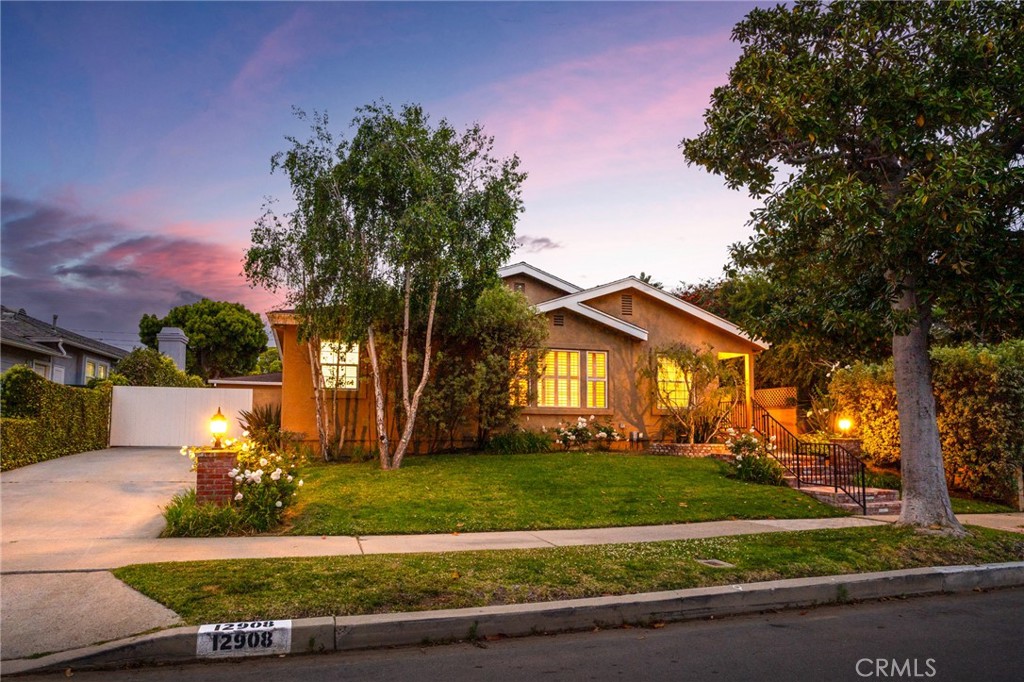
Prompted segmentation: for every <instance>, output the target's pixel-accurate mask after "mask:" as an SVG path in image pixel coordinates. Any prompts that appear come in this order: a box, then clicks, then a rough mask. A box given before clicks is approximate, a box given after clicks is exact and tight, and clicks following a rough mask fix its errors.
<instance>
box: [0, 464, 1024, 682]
mask: <svg viewBox="0 0 1024 682" xmlns="http://www.w3.org/2000/svg"><path fill="white" fill-rule="evenodd" d="M0 481H2V484H3V505H2V509H0V511H2V533H3V535H2V541H0V548H2V555H0V557H2V563H0V611H2V613H3V621H2V632H0V636H2V640H0V644H2V649H0V657H2V659H3V660H4V661H10V660H12V659H19V658H26V657H30V656H37V655H39V654H43V653H48V652H56V651H66V650H69V649H76V648H80V647H84V646H89V645H92V644H95V643H96V642H104V641H110V640H119V639H123V638H125V637H130V636H132V635H136V634H138V633H142V632H149V631H152V630H157V629H163V628H168V627H173V626H175V625H180V624H181V620H180V619H179V618H178V616H177V614H175V613H173V612H172V611H169V610H168V609H166V608H164V607H163V606H161V605H159V604H157V603H155V602H153V601H152V600H150V599H148V598H146V597H144V596H143V595H141V594H139V593H138V592H135V591H134V590H132V589H130V588H128V587H127V586H125V585H124V584H123V583H121V582H120V581H118V580H117V579H116V578H114V577H113V576H112V575H111V574H110V573H109V571H110V569H113V568H117V567H120V566H125V565H128V564H134V563H153V562H160V561H198V560H208V559H245V558H278V557H305V556H331V555H357V554H382V553H408V552H452V551H469V550H481V549H517V548H539V547H559V546H569V545H593V544H608V543H625V542H656V541H662V540H683V539H690V538H706V537H716V536H727V535H749V534H755V533H773V532H785V531H794V530H811V529H817V528H848V527H857V526H870V525H877V524H880V523H892V522H893V521H894V518H893V517H881V518H874V519H873V518H870V517H844V518H831V519H806V520H802V519H796V520H760V521H715V522H708V523H692V524H677V525H670V526H639V527H626V528H597V529H581V530H546V531H512V532H497V533H463V534H443V535H398V536H360V537H290V536H279V537H266V536H265V537H242V538H197V539H191V538H173V539H158V538H157V537H156V535H157V534H158V533H159V532H160V530H161V528H162V526H163V520H162V518H161V515H160V506H161V505H163V504H166V502H167V500H168V499H170V497H171V496H172V495H173V494H174V493H176V492H178V491H179V490H182V489H184V488H186V487H188V486H189V485H191V484H192V481H194V479H193V478H192V474H190V472H189V463H188V460H187V459H185V458H183V457H181V456H180V455H178V453H177V450H173V451H171V450H168V449H166V448H164V449H154V448H115V449H110V450H104V451H98V452H91V453H83V454H81V455H73V456H70V457H65V458H61V459H60V460H53V461H50V462H43V463H40V464H36V465H32V466H30V467H25V468H23V469H16V470H14V471H10V472H5V473H4V474H3V476H2V477H0ZM960 518H961V521H963V522H965V523H972V524H976V525H984V526H989V527H993V528H999V529H1002V530H1015V531H1017V532H1022V533H1024V514H1020V513H1018V514H971V515H964V516H961V517H960ZM5 667H6V666H5Z"/></svg>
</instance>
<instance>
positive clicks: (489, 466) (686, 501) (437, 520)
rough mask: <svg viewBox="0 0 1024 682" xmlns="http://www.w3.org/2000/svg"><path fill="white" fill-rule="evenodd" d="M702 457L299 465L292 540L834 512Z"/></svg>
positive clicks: (446, 458)
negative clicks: (737, 476)
mask: <svg viewBox="0 0 1024 682" xmlns="http://www.w3.org/2000/svg"><path fill="white" fill-rule="evenodd" d="M724 469H725V465H723V464H722V463H721V462H719V461H717V460H713V459H686V458H681V457H656V456H649V455H630V454H623V453H614V454H612V453H581V452H569V453H565V452H561V453H551V454H537V455H438V456H430V457H414V458H410V459H407V460H406V461H405V463H404V464H403V466H402V468H401V469H400V470H399V471H380V469H378V468H377V465H376V463H375V462H368V463H364V464H329V465H314V466H309V467H307V468H306V469H305V470H304V471H303V478H304V479H305V487H303V488H302V489H301V490H300V492H299V497H298V502H297V503H296V505H295V507H294V509H293V511H292V512H291V514H290V515H289V527H288V529H287V531H286V532H288V533H290V534H293V535H383V534H403V533H451V532H470V531H496V530H527V529H547V528H599V527H610V526H642V525H655V524H667V523H689V522H694V521H714V520H721V519H770V518H775V519H785V518H812V517H814V518H817V517H828V516H842V515H843V514H842V512H839V511H837V510H835V509H833V508H831V507H828V506H826V505H823V504H821V503H819V502H817V501H815V500H813V499H811V498H810V497H807V496H806V495H803V494H801V493H798V492H796V491H794V490H790V489H789V488H778V487H771V486H763V485H755V484H750V483H744V482H742V481H737V480H734V479H730V478H726V477H725V475H724V473H723V472H724Z"/></svg>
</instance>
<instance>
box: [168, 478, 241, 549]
mask: <svg viewBox="0 0 1024 682" xmlns="http://www.w3.org/2000/svg"><path fill="white" fill-rule="evenodd" d="M163 513H164V521H165V522H166V523H167V525H166V527H165V528H164V530H163V532H162V533H161V536H162V537H167V538H210V537H223V536H225V535H238V534H241V533H242V529H241V518H240V516H239V514H238V510H237V509H235V508H234V507H233V506H231V505H229V504H213V503H206V504H199V503H198V502H196V490H195V488H189V489H188V490H187V491H185V492H183V493H180V494H178V495H175V496H174V497H173V498H171V502H170V504H168V505H167V506H166V507H164V510H163Z"/></svg>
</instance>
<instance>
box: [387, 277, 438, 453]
mask: <svg viewBox="0 0 1024 682" xmlns="http://www.w3.org/2000/svg"><path fill="white" fill-rule="evenodd" d="M439 289H440V282H435V283H434V288H433V290H432V291H431V292H430V308H429V310H428V311H427V338H426V341H424V343H423V374H422V375H420V383H419V385H418V386H417V387H416V391H415V392H414V393H413V395H412V400H411V401H408V402H407V403H406V413H405V428H404V429H403V431H402V438H401V440H400V441H399V442H398V445H397V446H396V447H395V455H394V457H392V459H391V468H392V469H397V468H399V467H400V466H402V458H403V457H405V451H406V449H407V448H408V447H409V441H410V440H411V439H412V432H413V429H414V428H415V426H416V411H417V410H418V409H419V404H420V398H421V397H422V396H423V389H425V388H426V387H427V379H428V378H429V377H430V337H431V334H432V332H433V328H434V312H435V310H436V309H437V294H438V290H439ZM407 300H408V299H407ZM407 305H408V304H407ZM407 314H408V313H407ZM407 363H408V358H407V357H403V358H402V364H403V370H402V376H403V377H405V376H408V370H407V368H406V367H404V365H406V364H407Z"/></svg>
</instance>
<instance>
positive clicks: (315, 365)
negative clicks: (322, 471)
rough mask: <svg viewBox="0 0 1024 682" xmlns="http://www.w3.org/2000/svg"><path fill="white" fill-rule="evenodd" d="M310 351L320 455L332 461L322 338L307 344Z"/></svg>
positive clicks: (315, 337)
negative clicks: (322, 364) (321, 348)
mask: <svg viewBox="0 0 1024 682" xmlns="http://www.w3.org/2000/svg"><path fill="white" fill-rule="evenodd" d="M306 347H307V349H308V350H309V370H310V372H311V373H312V375H313V402H314V403H315V404H316V434H317V437H318V439H319V441H320V455H321V456H322V457H323V458H324V461H325V462H327V461H330V449H329V447H328V442H329V440H330V433H329V425H328V424H327V419H326V417H325V415H324V390H323V380H322V375H321V373H320V337H319V336H314V337H312V338H311V339H310V340H309V343H308V344H306Z"/></svg>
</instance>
